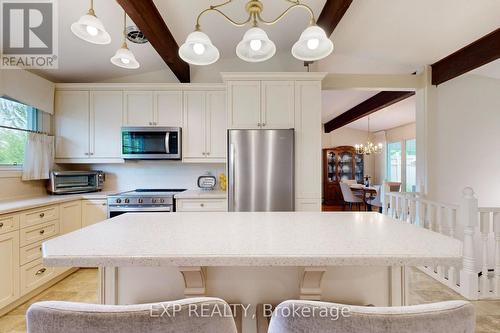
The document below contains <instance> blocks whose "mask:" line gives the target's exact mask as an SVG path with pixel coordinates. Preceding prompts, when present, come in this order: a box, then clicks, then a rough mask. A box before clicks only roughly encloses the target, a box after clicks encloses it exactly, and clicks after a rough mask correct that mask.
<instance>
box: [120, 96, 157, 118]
mask: <svg viewBox="0 0 500 333" xmlns="http://www.w3.org/2000/svg"><path fill="white" fill-rule="evenodd" d="M124 107H125V108H124V109H125V110H124V120H125V125H127V126H153V125H154V105H153V92H152V91H125V92H124Z"/></svg>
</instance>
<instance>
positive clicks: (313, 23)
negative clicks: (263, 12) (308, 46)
mask: <svg viewBox="0 0 500 333" xmlns="http://www.w3.org/2000/svg"><path fill="white" fill-rule="evenodd" d="M287 1H289V2H291V3H294V5H292V6H290V7H288V8H287V9H286V10H285V11H284V12H283V13H281V14H280V15H279V16H278V17H277V18H275V19H274V20H272V21H266V20H264V19H263V18H262V16H260V13H259V14H257V17H258V19H259V21H260V22H262V23H263V24H265V25H273V24H275V23H278V22H279V21H281V19H282V18H283V17H285V16H286V15H287V14H288V13H289V12H290V11H291V10H292V9H295V8H303V9H305V10H307V11H308V12H309V15H310V16H311V21H310V25H315V24H316V18H315V17H314V12H313V10H312V9H311V7H309V6H307V5H304V4H302V3H299V2H298V1H297V2H295V1H291V0H287Z"/></svg>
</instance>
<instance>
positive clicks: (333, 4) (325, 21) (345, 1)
mask: <svg viewBox="0 0 500 333" xmlns="http://www.w3.org/2000/svg"><path fill="white" fill-rule="evenodd" d="M351 3H352V0H327V1H326V3H325V6H324V7H323V10H322V11H321V14H320V15H319V18H318V21H317V22H316V24H317V25H318V26H320V27H321V28H323V29H324V30H325V32H326V35H327V36H330V35H331V34H332V33H333V30H335V28H336V27H337V25H338V24H339V22H340V20H342V17H344V14H345V13H346V12H347V9H349V6H350V5H351Z"/></svg>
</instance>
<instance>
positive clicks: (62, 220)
mask: <svg viewBox="0 0 500 333" xmlns="http://www.w3.org/2000/svg"><path fill="white" fill-rule="evenodd" d="M59 212H60V215H59V216H60V217H59V233H60V234H61V235H64V234H67V233H69V232H72V231H75V230H78V229H81V228H82V202H81V201H80V200H79V201H73V202H68V203H64V204H61V206H60V207H59Z"/></svg>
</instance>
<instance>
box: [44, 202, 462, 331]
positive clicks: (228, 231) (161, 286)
mask: <svg viewBox="0 0 500 333" xmlns="http://www.w3.org/2000/svg"><path fill="white" fill-rule="evenodd" d="M461 253H462V250H461V244H460V242H458V241H457V240H454V239H452V238H449V237H446V236H443V235H441V234H438V233H435V232H432V231H429V230H426V229H423V228H419V227H416V226H413V225H410V224H406V223H402V222H398V221H395V220H393V219H391V218H389V217H387V216H384V215H382V214H378V213H373V212H331V213H327V212H323V213H321V212H290V213H284V212H283V213H278V212H272V213H227V212H221V213H142V214H125V215H121V216H118V217H115V218H113V219H109V220H106V221H104V222H101V223H99V224H96V225H92V226H89V227H87V228H84V229H82V230H79V231H75V232H73V233H70V234H67V235H64V236H61V237H57V238H55V239H51V240H49V241H47V242H45V243H44V244H43V258H44V263H45V265H49V266H73V267H100V268H101V270H100V271H101V274H100V275H101V284H100V285H101V288H100V289H101V290H100V297H101V302H102V303H106V304H131V303H144V302H152V301H160V300H172V299H180V298H184V297H191V296H202V295H207V296H217V297H221V298H223V299H225V300H227V301H229V302H231V303H243V304H252V305H256V304H262V303H271V304H276V303H279V302H280V301H282V300H285V299H292V298H295V299H296V298H302V299H322V300H328V301H337V302H345V303H349V304H374V305H377V306H387V305H401V304H404V303H405V302H406V291H407V290H406V283H407V276H406V274H405V272H406V269H405V267H408V266H424V265H426V266H438V265H454V266H459V265H460V264H461ZM252 325H253V324H252V322H251V318H246V320H244V325H243V328H244V331H253V329H252V327H253V326H252Z"/></svg>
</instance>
